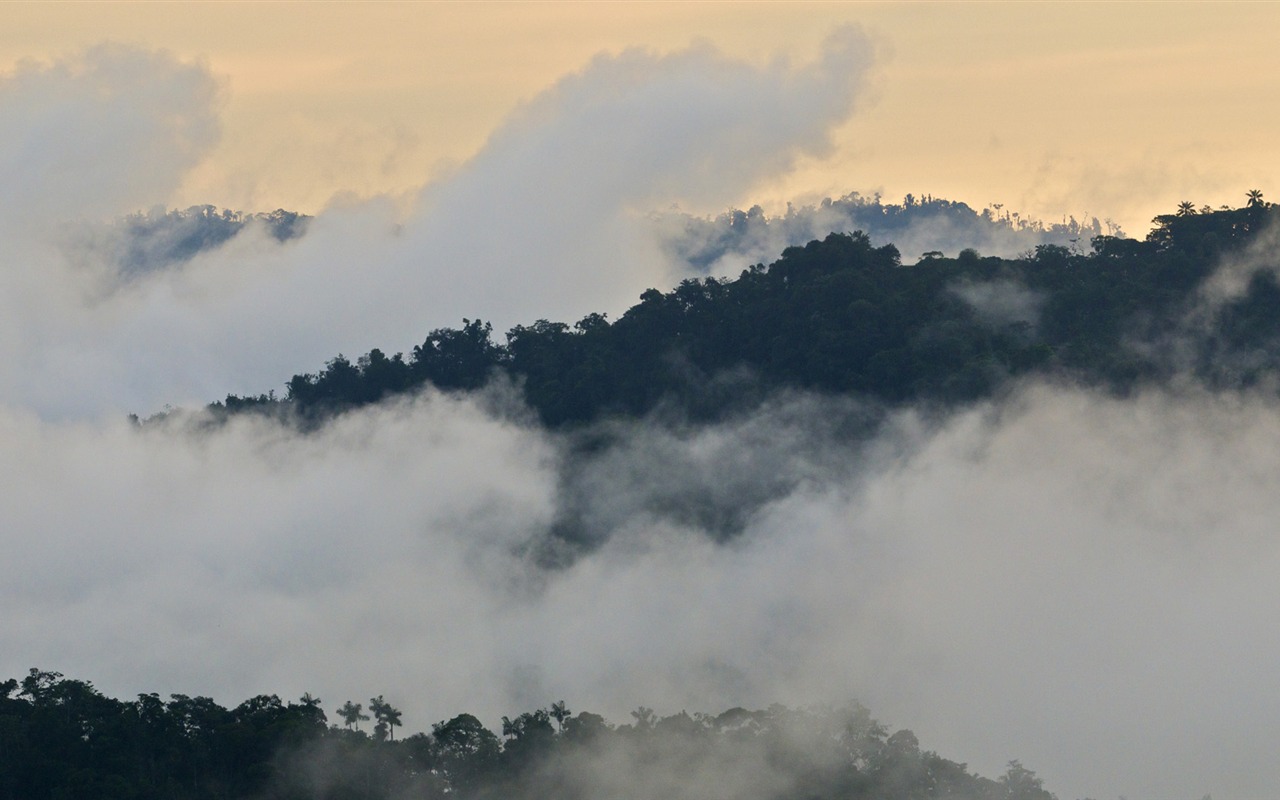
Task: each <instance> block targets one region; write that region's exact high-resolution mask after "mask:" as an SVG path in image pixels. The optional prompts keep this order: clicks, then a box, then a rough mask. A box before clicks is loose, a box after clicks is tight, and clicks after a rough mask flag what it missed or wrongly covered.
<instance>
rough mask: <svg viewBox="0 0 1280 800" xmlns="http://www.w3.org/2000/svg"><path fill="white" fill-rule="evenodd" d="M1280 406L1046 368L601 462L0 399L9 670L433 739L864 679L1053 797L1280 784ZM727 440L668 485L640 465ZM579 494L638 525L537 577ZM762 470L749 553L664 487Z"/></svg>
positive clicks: (649, 466)
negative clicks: (32, 411)
mask: <svg viewBox="0 0 1280 800" xmlns="http://www.w3.org/2000/svg"><path fill="white" fill-rule="evenodd" d="M503 402H504V403H506V402H509V400H504V401H503ZM780 402H783V401H780ZM785 402H790V403H793V404H795V405H793V406H792V407H791V411H793V412H797V413H798V414H802V415H803V418H804V419H820V418H821V414H822V413H823V412H824V411H826V412H828V413H831V412H834V413H836V414H838V413H845V412H841V411H840V410H839V409H838V408H833V409H824V408H823V407H822V404H823V401H821V400H817V399H814V398H793V399H792V400H791V401H785ZM488 405H489V407H490V408H492V405H493V404H492V402H491V403H489V404H488ZM1275 411H1276V409H1275V407H1274V404H1273V403H1272V402H1271V401H1269V400H1264V399H1263V398H1261V397H1257V396H1249V395H1245V396H1240V395H1230V396H1214V395H1207V394H1190V395H1185V396H1179V395H1173V394H1163V393H1151V394H1147V395H1144V396H1142V397H1139V398H1137V399H1134V400H1127V401H1120V400H1115V399H1109V398H1105V397H1100V396H1097V395H1093V394H1090V393H1088V392H1084V391H1080V390H1071V389H1063V388H1049V387H1034V386H1033V387H1028V388H1026V389H1025V390H1023V391H1021V392H1019V393H1017V394H1016V395H1015V396H1014V397H1013V398H1011V399H1010V400H1009V401H1007V402H1006V403H1003V404H1000V405H993V406H984V407H980V408H975V409H973V410H970V411H966V412H963V413H959V414H957V415H955V416H954V417H952V418H951V419H949V420H946V421H944V422H938V421H934V422H932V423H930V422H926V421H924V420H922V419H921V418H918V417H916V416H915V415H913V414H911V413H909V412H904V413H901V414H898V415H895V416H893V417H891V418H890V419H889V420H888V421H887V422H886V424H885V428H884V429H883V432H882V434H881V435H880V436H879V437H878V438H876V439H874V440H872V441H871V442H870V443H869V444H868V443H865V442H864V443H863V444H861V445H855V444H852V443H850V444H848V445H842V444H841V443H840V442H839V441H838V439H837V440H831V441H828V442H825V443H823V442H822V440H821V439H819V438H817V437H810V436H799V435H797V434H796V425H795V424H794V423H793V422H788V421H787V420H788V418H789V417H788V411H787V410H786V409H782V408H779V407H776V406H775V407H773V408H770V409H766V410H764V411H762V412H761V413H760V414H758V415H756V416H753V417H750V418H746V419H741V420H738V421H737V422H734V423H726V424H725V425H723V426H720V427H716V428H707V429H704V430H701V431H699V432H698V434H697V435H696V436H686V437H681V436H673V434H672V433H671V432H670V431H669V430H663V429H662V428H646V427H645V426H639V425H638V426H635V427H634V428H632V429H630V430H629V431H628V432H626V433H625V434H623V435H621V436H618V434H617V432H616V431H615V432H614V435H615V436H616V437H617V439H616V441H615V444H614V445H613V447H614V448H615V449H614V450H613V451H612V452H611V454H610V455H609V456H608V457H599V458H596V459H595V461H594V462H592V463H594V464H595V465H596V466H597V467H598V469H597V470H593V471H590V472H589V473H586V474H584V473H583V472H582V471H581V470H577V471H575V470H574V469H573V468H572V466H573V465H568V464H566V463H565V460H566V459H572V458H574V457H575V456H574V455H573V453H574V450H573V449H572V448H571V447H569V446H568V445H569V443H568V442H567V441H565V440H562V439H560V438H558V437H556V436H551V435H548V434H546V433H543V432H541V431H540V430H538V429H535V428H530V427H527V426H525V425H524V424H522V423H519V422H516V421H512V418H511V417H510V415H508V414H503V415H499V416H494V414H493V413H492V412H491V411H487V410H485V409H484V408H481V407H480V406H478V405H477V404H476V403H474V402H472V401H470V400H462V399H454V398H449V397H445V396H441V395H437V394H427V395H424V396H423V397H420V398H418V399H416V400H413V401H409V402H404V403H397V404H393V405H390V406H387V407H384V408H378V409H371V410H367V411H362V412H359V413H354V414H350V415H348V416H346V417H344V418H342V419H341V420H340V421H338V422H337V423H335V424H334V425H332V426H330V427H328V428H325V429H323V430H322V431H320V432H318V433H313V434H310V435H307V436H303V435H300V434H297V433H295V432H293V431H291V430H289V429H286V428H282V427H278V426H277V425H276V424H275V423H271V422H266V421H262V420H252V419H239V420H236V421H234V422H233V423H231V424H230V425H229V426H227V427H225V428H221V429H217V430H213V431H209V430H203V431H201V430H198V429H186V428H183V427H182V426H181V424H180V423H178V422H175V423H173V424H172V425H171V427H170V428H169V429H163V428H160V429H148V430H145V431H137V430H135V429H133V428H131V427H129V426H127V425H125V424H123V423H122V424H120V425H118V426H114V427H112V426H107V427H100V426H88V425H71V424H53V423H42V422H39V421H37V420H34V419H33V418H32V417H30V416H29V415H23V414H21V413H16V412H8V413H6V415H5V418H4V420H3V426H4V430H3V436H4V438H5V441H6V442H7V444H8V446H7V447H6V449H5V452H4V457H3V462H2V463H0V470H2V472H3V481H0V486H2V487H3V489H0V491H2V492H3V495H4V496H3V501H4V507H5V508H6V526H7V529H8V530H10V531H13V532H15V534H17V535H11V536H10V537H8V539H7V541H6V558H5V560H4V572H3V581H0V590H2V591H3V595H4V597H3V601H4V605H5V607H6V614H5V616H4V620H3V622H2V623H0V638H2V639H3V640H4V641H5V642H6V647H5V650H4V656H3V659H2V663H0V669H2V670H3V671H4V672H5V673H7V674H11V675H17V674H21V673H22V672H24V671H25V669H26V668H27V667H29V666H32V665H39V666H42V667H45V668H57V669H60V670H62V671H64V672H67V673H68V674H71V675H77V676H85V677H88V678H90V679H93V680H95V681H96V682H97V683H98V685H99V686H100V687H102V688H103V689H104V690H106V691H109V692H115V693H119V694H123V695H129V694H130V693H133V692H139V691H160V692H162V693H163V692H183V693H187V694H196V693H202V694H211V695H213V696H215V697H216V698H218V699H221V700H224V701H226V702H233V701H238V700H239V699H242V698H243V697H245V696H248V695H249V694H251V693H254V692H260V691H263V692H280V693H282V694H285V695H286V696H288V695H300V694H301V693H302V692H303V691H311V692H313V693H314V694H317V695H318V696H321V697H324V698H325V699H326V701H327V705H328V707H329V708H331V709H332V708H334V707H336V705H337V704H340V703H341V702H342V701H343V700H344V699H353V698H354V699H357V700H359V699H362V698H364V697H365V696H369V695H372V694H379V693H381V694H385V695H386V696H387V697H388V698H389V699H393V701H394V702H396V703H397V704H398V706H399V707H401V708H402V709H403V710H404V711H405V713H406V723H407V724H408V725H409V727H410V728H411V729H421V728H425V727H426V726H427V725H428V724H429V723H430V722H432V721H434V720H437V719H442V718H445V717H448V716H452V715H453V714H455V713H457V712H460V711H463V710H467V711H471V712H473V713H477V714H480V715H481V717H482V718H483V719H486V720H487V721H489V722H490V723H493V722H494V721H495V720H496V718H497V716H498V715H501V714H510V713H513V712H515V711H518V710H525V709H529V708H534V707H538V706H543V705H546V704H547V703H549V702H550V701H551V700H553V699H560V698H564V699H568V700H569V701H570V704H571V705H572V706H574V707H577V708H579V709H584V710H595V711H598V712H601V713H604V714H606V715H607V716H609V717H611V718H613V719H615V720H625V719H626V712H627V711H628V710H629V709H632V708H634V707H636V706H637V705H640V704H645V705H651V706H654V707H656V708H658V709H659V711H660V712H662V713H671V712H674V711H678V710H679V709H681V708H688V709H691V710H699V709H713V710H718V709H722V708H727V707H730V706H732V705H738V704H741V705H748V706H761V705H767V704H768V703H770V702H783V703H787V704H791V705H803V704H806V703H809V702H815V701H824V702H829V701H841V700H844V699H847V698H849V697H855V696H856V697H858V698H859V699H861V700H862V701H863V702H865V703H867V704H868V705H869V706H870V707H871V708H872V709H873V711H874V712H875V713H876V714H877V715H878V716H880V717H882V718H883V719H885V720H886V721H887V722H888V723H889V724H891V725H892V726H894V727H910V728H912V729H914V730H915V731H916V733H917V734H918V735H919V736H920V737H921V739H922V741H924V742H925V743H926V746H928V747H930V748H934V749H937V750H938V751H939V752H941V753H942V754H944V755H946V756H948V757H952V758H956V759H958V760H962V761H968V762H969V763H970V764H971V766H972V767H973V768H975V769H977V770H978V771H979V772H982V773H983V774H986V775H989V776H991V775H995V774H998V773H999V772H1001V771H1002V769H1003V764H1004V762H1005V761H1007V760H1008V759H1010V758H1019V759H1021V760H1022V762H1023V763H1024V764H1027V765H1028V766H1031V767H1033V768H1034V769H1036V770H1037V771H1038V772H1039V773H1040V774H1041V776H1042V777H1044V778H1045V779H1046V781H1047V784H1048V786H1049V787H1050V788H1053V789H1055V790H1057V791H1059V792H1060V793H1061V796H1068V797H1069V796H1081V795H1086V794H1088V795H1091V796H1106V795H1108V794H1115V793H1126V794H1130V795H1133V796H1182V795H1183V794H1186V793H1187V791H1188V790H1187V787H1194V790H1193V793H1194V794H1203V793H1205V792H1212V793H1213V794H1214V796H1216V797H1228V798H1230V797H1248V796H1252V795H1256V794H1257V793H1259V792H1261V791H1263V789H1264V788H1265V787H1266V786H1268V785H1273V781H1274V780H1275V778H1276V776H1275V775H1272V774H1270V773H1269V772H1268V771H1267V769H1266V768H1265V767H1264V766H1263V765H1265V764H1266V763H1269V761H1268V760H1267V756H1266V753H1267V752H1268V751H1267V750H1266V748H1267V747H1268V742H1269V738H1268V731H1270V730H1273V729H1274V727H1275V724H1276V723H1277V721H1278V720H1277V717H1276V710H1275V709H1274V708H1272V707H1271V706H1270V705H1269V704H1267V703H1266V702H1265V700H1264V699H1263V698H1265V697H1266V696H1268V688H1269V685H1270V676H1271V675H1272V674H1273V673H1274V670H1275V668H1276V666H1277V661H1278V660H1280V652H1277V649H1276V647H1275V646H1274V642H1275V641H1276V637H1274V636H1270V635H1268V631H1271V629H1272V628H1274V627H1275V626H1274V624H1273V620H1271V619H1270V612H1269V609H1271V608H1273V607H1274V605H1275V603H1276V602H1277V600H1280V597H1277V596H1276V595H1277V590H1276V588H1275V584H1274V579H1273V576H1274V574H1275V570H1276V569H1277V568H1280V548H1278V547H1277V546H1276V544H1275V542H1274V537H1273V536H1272V535H1271V534H1272V526H1271V524H1270V521H1271V520H1272V519H1274V518H1275V515H1276V513H1277V512H1280V508H1277V507H1276V500H1275V498H1274V492H1273V491H1271V489H1272V487H1271V479H1270V476H1272V475H1274V474H1275V472H1276V471H1277V469H1280V463H1277V460H1278V459H1280V456H1277V455H1276V454H1277V453H1280V424H1277V422H1276V420H1277V419H1278V417H1277V416H1276V413H1275ZM655 425H656V423H655ZM808 427H809V428H810V429H812V430H817V427H815V425H814V424H812V423H811V424H809V426H808ZM819 427H820V426H819ZM748 429H749V430H751V431H752V433H751V434H750V435H749V436H747V435H744V431H746V430H748ZM754 437H759V438H760V439H761V440H769V441H771V442H773V444H771V445H768V446H752V445H751V444H750V442H751V441H752V440H753V438H754ZM721 439H723V440H725V441H728V440H733V442H734V443H733V444H732V445H727V444H724V443H723V442H721V443H717V442H718V441H719V440H721ZM709 443H712V444H710V445H709ZM708 453H710V454H712V458H713V459H714V461H715V463H714V464H712V463H710V462H706V469H704V470H702V471H689V470H687V469H686V470H684V471H681V472H680V475H681V476H682V478H683V480H684V481H685V483H686V486H685V491H684V493H683V494H679V495H672V494H671V493H670V492H669V491H668V488H669V487H667V486H666V485H663V484H661V483H657V484H655V483H653V482H652V481H649V482H646V481H645V480H637V479H636V478H637V476H646V475H653V474H656V473H658V472H660V471H661V470H663V469H668V468H669V466H670V465H671V464H672V463H679V462H681V461H683V462H685V463H698V460H699V459H700V458H702V457H703V456H705V455H707V454H708ZM716 453H719V454H720V455H715V454H716ZM841 453H843V456H841ZM841 458H842V459H843V460H842V461H841V460H840V459H841ZM744 459H746V460H755V462H756V463H755V464H754V467H753V468H752V469H749V470H747V471H746V472H743V471H742V462H743V460H744ZM779 476H784V477H783V478H780V477H779ZM788 476H789V478H788ZM787 479H789V483H788V484H787V485H786V486H785V487H784V488H781V489H780V488H779V481H780V480H787ZM566 480H568V481H577V482H580V484H581V485H580V486H576V487H574V488H575V489H576V490H578V491H579V492H587V491H588V490H589V492H590V493H594V496H595V497H596V498H597V503H598V505H599V506H600V507H599V508H597V509H596V513H597V514H599V515H601V516H606V515H608V514H609V513H611V512H612V511H615V510H616V511H617V512H618V515H619V516H618V518H619V519H622V520H623V522H622V523H621V524H618V525H616V526H615V527H613V528H612V529H611V530H609V535H608V537H607V538H606V539H604V540H603V541H600V542H596V543H595V544H594V546H593V547H592V548H589V549H586V550H582V551H580V552H579V554H578V556H577V557H576V558H575V559H573V560H571V561H569V562H567V563H562V564H561V565H559V566H557V567H554V568H545V567H542V566H539V564H538V561H537V559H536V557H535V554H536V551H537V546H538V544H539V542H540V541H542V540H544V539H545V537H548V536H550V535H553V530H554V522H555V520H556V518H557V515H558V514H560V513H561V512H562V511H563V509H562V508H561V507H560V504H561V503H562V502H564V500H563V498H564V497H565V496H566V494H565V487H564V481H566ZM748 483H753V484H756V485H758V486H759V487H760V492H761V494H762V495H763V496H765V497H766V498H767V500H766V501H765V502H762V503H760V504H759V506H758V507H757V508H756V509H755V510H754V511H753V512H751V513H749V514H746V515H744V520H743V524H742V529H741V531H740V532H739V533H738V534H737V535H736V536H733V537H731V538H729V539H727V540H724V539H723V537H721V536H719V535H718V532H717V531H716V530H714V528H711V527H702V526H700V525H699V517H698V516H697V515H696V514H693V515H687V516H681V515H680V514H679V513H678V512H679V509H678V508H674V506H678V505H679V504H687V505H696V503H697V501H698V494H699V493H700V492H705V493H706V494H708V495H710V496H713V497H714V495H715V493H716V492H717V491H722V489H723V487H724V486H726V485H728V486H731V487H734V486H736V488H735V489H734V490H733V491H735V492H747V491H749V490H750V488H751V487H750V486H746V485H745V484H748ZM645 492H649V493H650V496H649V497H637V495H642V494H644V493H645ZM658 502H665V503H667V504H668V508H667V511H668V512H669V513H666V514H655V513H637V512H636V511H635V508H636V507H638V506H639V507H643V506H645V505H646V504H655V503H658ZM610 506H616V509H613V508H610ZM1227 673H1230V680H1227V679H1226V678H1225V677H1224V676H1225V675H1226V674H1227ZM1189 719H1194V720H1195V724H1194V725H1189V724H1187V721H1188V720H1189ZM1100 731H1102V732H1106V733H1105V735H1104V734H1100V733H1099V732H1100ZM1205 752H1215V753H1222V752H1231V753H1233V754H1235V756H1236V758H1237V760H1238V761H1239V762H1240V763H1239V764H1237V763H1236V761H1231V762H1230V763H1229V764H1228V763H1227V762H1224V761H1221V760H1220V759H1216V758H1215V760H1214V761H1213V764H1209V763H1208V762H1206V761H1205V760H1204V759H1202V758H1200V755H1202V754H1203V753H1205ZM1245 763H1248V764H1249V765H1250V766H1249V768H1247V769H1246V768H1243V766H1241V765H1242V764H1245ZM1216 764H1222V765H1223V766H1221V767H1218V766H1215V765H1216ZM1233 765H1234V766H1233Z"/></svg>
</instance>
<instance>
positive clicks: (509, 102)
mask: <svg viewBox="0 0 1280 800" xmlns="http://www.w3.org/2000/svg"><path fill="white" fill-rule="evenodd" d="M849 22H854V23H859V24H861V25H863V26H864V27H865V28H866V29H867V30H868V31H869V32H870V33H871V34H873V36H875V37H876V38H877V40H879V41H880V42H881V45H882V47H881V49H882V51H883V53H882V56H881V58H880V61H879V66H878V68H877V70H876V77H875V81H874V87H873V93H872V94H873V96H872V97H870V98H868V99H867V100H865V101H864V102H863V103H862V104H861V107H860V108H859V109H858V110H857V111H856V112H855V115H854V117H853V118H852V119H851V120H850V121H849V122H848V123H847V124H845V125H844V126H843V127H842V128H841V129H840V130H839V131H837V143H838V146H837V149H836V151H835V153H834V154H832V155H831V156H830V157H829V158H824V159H822V160H812V159H811V160H809V161H806V162H803V163H801V164H800V165H799V167H798V168H797V170H796V171H795V172H794V173H792V174H790V175H786V176H779V177H777V178H775V179H773V180H770V181H769V182H768V183H766V184H765V185H761V186H758V187H756V188H755V189H754V190H752V192H751V193H750V195H749V196H744V197H742V198H741V199H740V204H744V205H745V204H749V203H751V202H763V203H765V204H766V205H769V206H772V207H777V206H779V205H780V204H781V203H782V202H784V201H785V200H787V199H802V200H803V199H811V198H820V197H821V196H823V195H837V196H838V195H840V194H843V193H845V192H848V191H851V190H858V191H863V192H867V191H873V190H882V191H883V192H884V193H885V195H886V197H888V198H889V199H895V200H896V199H898V198H900V197H901V196H902V195H903V194H904V193H907V192H913V193H916V194H922V193H929V194H933V195H935V196H943V197H947V198H950V199H956V200H963V201H965V202H968V203H970V204H971V205H974V206H975V207H981V206H984V205H986V204H987V203H991V202H1000V203H1004V204H1005V206H1006V207H1010V208H1016V209H1019V210H1022V211H1024V212H1026V213H1030V214H1034V215H1037V216H1040V217H1044V218H1057V217H1061V216H1062V215H1063V214H1068V213H1070V214H1075V215H1077V216H1079V215H1082V214H1092V215H1097V216H1099V217H1111V218H1114V219H1116V220H1117V221H1119V222H1121V223H1122V224H1123V225H1124V226H1125V228H1126V230H1128V231H1129V232H1130V233H1131V234H1141V233H1142V232H1144V231H1145V230H1146V223H1147V222H1148V221H1149V219H1150V217H1151V216H1152V215H1154V214H1155V213H1161V212H1165V211H1168V210H1170V209H1171V208H1172V207H1173V206H1174V205H1175V204H1176V203H1177V202H1178V201H1179V200H1183V199H1189V200H1192V201H1194V202H1196V203H1197V204H1202V203H1211V204H1214V205H1217V204H1220V203H1232V204H1239V203H1240V202H1241V201H1242V199H1243V196H1244V192H1245V190H1247V189H1250V188H1260V189H1262V190H1263V191H1264V192H1266V193H1267V194H1268V196H1271V195H1273V194H1276V193H1280V182H1278V181H1277V178H1280V169H1278V168H1277V159H1276V157H1275V154H1274V146H1273V144H1272V143H1273V141H1274V131H1275V130H1277V127H1278V126H1277V122H1280V120H1278V119H1277V117H1278V116H1280V112H1278V111H1277V102H1276V101H1277V100H1280V48H1277V47H1275V45H1274V42H1275V40H1276V34H1277V32H1280V3H1203V4H1201V3H1139V2H1133V3H1086V2H1072V3H962V2H949V3H923V2H922V3H797V2H789V3H765V2H762V3H664V2H648V3H367V2H366V3H342V2H332V3H294V2H278V3H239V2H208V3H112V2H93V3H13V4H6V5H4V6H2V7H0V65H4V67H5V68H6V69H7V68H8V67H9V66H11V65H12V64H13V63H15V62H16V61H18V60H19V59H23V58H36V59H46V58H51V57H55V56H58V55H61V54H65V53H68V52H72V51H75V50H77V49H79V48H82V47H85V46H87V45H90V44H93V43H96V42H100V41H107V40H109V41H117V42H126V43H133V44H141V45H146V46H149V47H156V48H164V49H167V50H170V51H171V52H173V53H175V54H176V55H178V56H180V57H182V58H199V59H202V60H204V61H205V62H206V63H207V64H208V65H209V67H210V69H211V70H212V71H213V72H214V73H215V74H217V75H219V76H222V77H224V78H225V82H226V93H225V106H224V109H223V114H222V119H223V135H222V140H221V143H220V144H219V146H218V147H217V149H216V150H215V152H214V153H213V154H212V155H211V156H210V158H209V159H208V160H207V161H206V162H205V163H203V164H202V165H201V166H200V167H198V168H197V169H196V170H195V171H194V172H193V173H192V174H191V175H190V176H189V177H188V179H187V181H186V182H185V184H184V185H183V187H182V189H181V190H180V191H179V193H178V194H177V196H175V197H172V198H168V202H169V203H170V204H171V205H179V206H181V205H186V204H192V203H214V204H217V205H222V206H228V207H234V208H241V209H254V210H256V209H268V208H275V207H278V206H283V207H286V208H293V209H299V210H303V211H312V212H314V211H316V210H319V209H320V208H322V207H324V205H325V204H326V203H328V202H330V200H331V199H332V198H333V197H334V196H335V195H339V194H342V193H348V194H354V195H356V196H368V195H372V194H378V193H405V192H409V191H412V190H414V189H416V188H418V187H420V186H421V185H422V184H423V183H425V182H427V181H428V180H430V179H431V178H432V177H433V176H434V175H439V174H441V172H442V171H443V170H444V169H447V166H448V165H449V164H450V163H457V162H459V161H462V160H465V159H466V158H467V157H468V156H469V155H471V154H472V153H474V152H475V151H476V150H477V149H478V148H479V147H480V146H481V145H482V144H483V142H484V140H485V137H486V135H487V134H488V133H489V132H490V131H491V130H493V129H494V128H495V127H496V126H497V125H498V124H499V123H500V122H501V121H502V120H503V119H504V117H505V116H506V115H507V114H508V113H509V112H510V111H511V110H512V109H513V108H515V107H516V106H517V105H518V104H519V103H521V101H523V100H527V99H529V98H531V97H533V96H534V95H535V94H536V93H537V92H539V91H540V90H542V89H544V88H546V87H548V86H550V85H551V84H552V83H554V82H555V81H556V80H557V79H558V78H559V77H561V76H563V75H565V74H568V73H571V72H573V71H576V70H579V69H581V68H582V67H583V66H584V65H585V64H586V63H587V62H588V61H589V59H590V58H591V57H592V56H593V55H595V54H597V53H600V52H617V51H619V50H621V49H623V48H625V47H630V46H640V47H646V48H651V49H655V50H658V51H669V50H673V49H678V48H681V47H684V46H687V45H688V44H689V43H690V42H691V41H694V40H696V39H702V40H706V41H709V42H710V43H712V44H713V45H714V46H715V47H717V48H718V49H720V50H721V51H722V52H724V53H725V54H727V55H729V56H732V57H735V58H741V59H745V60H748V61H752V62H756V63H763V62H765V61H767V60H769V59H771V58H774V57H776V56H778V55H782V56H786V57H789V58H791V59H792V60H794V61H797V62H804V61H807V60H809V59H812V58H813V57H815V55H816V52H817V48H818V45H819V43H820V42H821V40H822V38H823V37H824V36H825V35H826V34H827V33H828V32H829V31H830V30H831V29H832V28H833V27H834V26H836V25H838V24H842V23H849ZM158 201H163V199H158ZM694 210H698V211H705V212H714V211H717V210H719V209H694Z"/></svg>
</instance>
